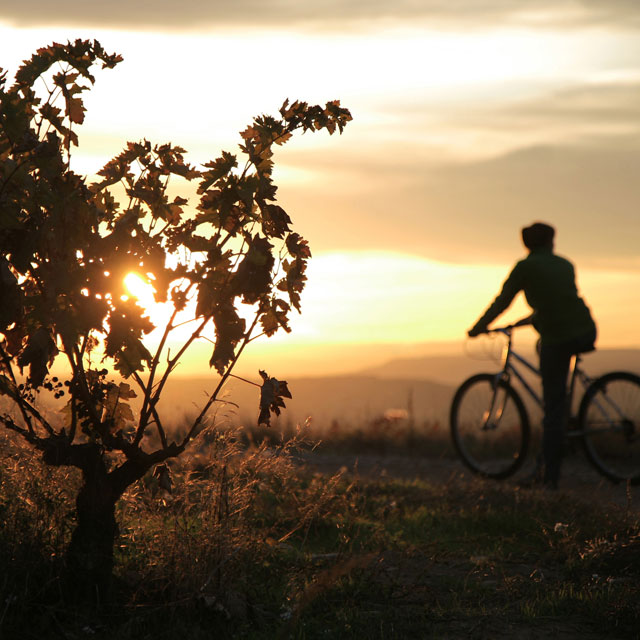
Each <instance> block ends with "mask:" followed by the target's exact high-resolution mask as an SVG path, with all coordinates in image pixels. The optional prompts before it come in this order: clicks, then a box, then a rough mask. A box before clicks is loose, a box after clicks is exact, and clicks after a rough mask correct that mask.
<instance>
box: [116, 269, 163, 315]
mask: <svg viewBox="0 0 640 640" xmlns="http://www.w3.org/2000/svg"><path fill="white" fill-rule="evenodd" d="M124 286H125V288H126V290H127V291H128V292H129V294H130V295H131V297H133V298H135V299H136V300H137V301H138V303H139V304H140V306H141V307H143V308H144V309H148V308H149V307H151V306H153V305H155V304H157V303H156V301H155V298H154V297H153V292H154V288H153V285H151V284H150V283H148V282H146V281H145V280H144V279H143V278H141V277H140V276H139V275H138V274H137V273H134V272H133V271H132V272H131V273H128V274H127V275H126V276H125V278H124Z"/></svg>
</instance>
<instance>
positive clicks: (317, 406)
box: [160, 349, 640, 426]
mask: <svg viewBox="0 0 640 640" xmlns="http://www.w3.org/2000/svg"><path fill="white" fill-rule="evenodd" d="M528 355H531V357H532V358H535V356H534V355H532V354H528ZM498 367H499V363H498V362H496V361H492V360H475V359H473V358H471V357H469V356H466V355H464V354H461V355H460V356H455V355H450V356H440V355H438V356H427V357H417V358H397V359H392V360H389V361H388V362H386V363H384V364H382V365H380V366H377V367H372V368H370V369H367V370H365V371H362V372H360V373H356V374H351V375H340V376H318V377H309V376H306V377H298V378H290V379H288V380H287V382H288V385H289V389H290V390H291V393H292V395H293V398H292V399H291V400H287V401H286V404H287V408H286V410H284V411H283V413H282V416H281V418H280V421H281V422H283V423H285V424H287V423H289V424H296V423H303V422H304V421H305V420H306V419H307V418H308V417H311V419H312V420H313V421H314V422H315V423H316V424H317V425H318V426H329V425H330V424H331V423H332V422H333V421H334V420H335V421H338V422H339V423H340V424H347V425H351V426H358V425H360V426H364V425H366V424H368V423H370V422H371V421H372V420H375V419H376V418H379V417H381V416H382V415H384V413H385V412H387V411H389V410H404V411H406V412H407V413H408V414H410V415H412V416H413V418H414V419H415V421H416V422H417V423H421V422H425V421H428V422H434V421H437V422H440V423H443V424H446V423H447V422H448V412H449V407H450V405H451V399H452V398H453V394H454V392H455V389H456V388H457V387H458V386H459V385H460V384H461V383H462V382H463V380H465V379H466V378H468V377H469V376H471V375H473V374H474V373H478V372H481V371H489V372H492V371H496V370H497V369H498ZM584 368H585V370H586V371H587V373H589V375H592V376H597V375H600V374H602V373H605V372H606V371H612V370H617V369H624V370H629V371H635V372H637V373H639V374H640V349H602V350H598V351H596V352H593V353H590V354H587V355H586V356H585V357H584ZM215 382H216V378H215V377H214V376H212V377H211V378H174V379H172V380H170V382H169V383H168V385H167V387H166V389H165V393H164V395H163V398H162V400H161V403H160V407H161V409H162V410H163V412H166V413H169V414H171V415H173V420H174V421H180V420H181V419H183V417H184V416H185V415H187V414H195V412H196V407H195V406H194V405H198V406H200V407H201V406H202V405H203V404H204V403H205V402H206V399H207V396H206V394H207V393H210V392H211V391H212V390H213V387H214V386H215ZM256 382H257V383H260V382H261V381H260V380H259V379H256ZM259 398H260V390H259V389H258V388H257V387H255V386H253V385H250V384H247V383H244V382H241V381H239V380H234V381H232V382H229V383H228V385H227V388H226V390H225V396H224V399H226V400H228V401H229V404H224V403H223V402H221V403H219V405H218V416H219V418H220V419H222V420H223V421H224V422H231V423H238V422H240V423H244V424H247V423H249V422H252V421H254V420H256V419H257V416H258V403H259ZM232 403H233V404H232ZM235 405H238V406H237V407H236V406H235Z"/></svg>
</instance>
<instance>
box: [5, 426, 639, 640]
mask: <svg viewBox="0 0 640 640" xmlns="http://www.w3.org/2000/svg"><path fill="white" fill-rule="evenodd" d="M263 435H264V434H261V433H257V432H256V433H253V434H251V436H250V437H247V434H244V435H242V433H241V432H237V431H230V432H225V433H217V434H216V433H212V434H209V435H208V437H207V438H206V442H205V445H204V446H201V447H200V448H199V449H198V450H197V451H193V452H192V455H191V456H190V457H189V458H188V459H187V460H186V461H184V462H181V463H179V464H174V465H173V466H172V468H171V474H172V488H171V491H170V492H169V491H167V490H166V489H162V488H161V487H160V486H159V484H158V479H157V478H155V477H154V476H152V475H150V476H149V477H147V478H145V479H144V481H143V482H140V483H138V485H136V486H135V488H134V490H132V491H130V492H129V493H128V494H126V496H125V498H124V499H123V500H122V501H121V503H120V507H119V513H118V518H119V522H120V539H119V542H118V548H117V551H116V556H117V565H116V572H115V577H114V586H113V598H112V601H110V602H107V603H102V604H101V605H100V606H99V607H98V608H97V609H95V608H88V607H86V606H81V605H78V604H76V603H73V602H71V600H70V598H69V596H68V595H67V593H68V592H67V589H66V588H65V573H64V547H65V544H66V542H67V541H68V539H69V535H70V532H71V530H72V527H73V524H74V515H73V497H74V491H75V489H76V488H77V484H78V482H79V478H78V477H77V476H76V475H75V474H74V473H73V472H71V471H67V470H63V469H49V468H46V467H44V466H43V465H41V463H40V462H39V461H38V460H35V459H33V458H32V457H30V456H29V455H28V452H23V451H20V450H19V446H18V445H17V444H16V443H13V442H11V441H8V440H4V441H3V443H2V451H3V455H2V460H1V466H0V483H1V485H2V486H1V493H0V637H2V638H7V639H14V638H15V639H18V638H20V639H23V638H24V639H27V638H74V639H75V638H118V639H125V640H126V639H129V638H130V639H133V638H135V639H136V640H140V639H146V638H148V639H153V640H158V639H161V638H177V637H188V638H190V639H193V640H198V639H199V638H203V639H204V638H207V639H209V638H213V637H219V638H233V637H238V638H255V639H258V638H454V639H455V638H512V637H514V638H515V637H517V638H540V637H545V638H546V637H559V638H560V637H561V638H581V639H588V638H602V637H607V638H637V637H639V632H638V629H639V628H640V527H639V524H640V523H639V518H638V515H639V510H638V503H639V500H638V495H637V493H636V492H638V489H636V488H634V487H622V486H618V487H613V486H609V485H604V484H602V483H601V482H600V480H599V479H598V478H597V476H594V475H593V474H592V473H591V472H590V471H589V470H588V469H586V468H585V467H584V465H585V463H584V461H583V460H582V459H581V457H580V456H572V457H571V458H570V459H569V460H568V467H567V469H568V473H569V476H570V477H569V478H567V483H566V488H562V489H561V490H560V491H557V492H543V491H540V490H534V491H531V490H524V489H521V488H519V487H518V486H517V485H516V484H515V483H513V482H504V483H496V482H488V481H483V480H480V479H477V478H473V477H469V475H468V474H465V473H464V472H463V470H462V468H461V467H460V465H459V464H458V463H457V461H456V460H454V459H453V458H452V457H451V455H450V452H448V451H447V447H446V445H445V443H444V441H443V440H439V441H438V440H437V439H436V441H435V443H432V445H431V446H429V445H428V441H429V438H426V437H425V438H424V439H422V440H420V439H419V438H418V439H417V440H416V439H415V438H416V434H413V437H414V440H413V441H412V442H413V445H412V444H411V442H410V443H409V446H403V447H399V446H398V444H397V443H398V437H397V434H396V435H395V436H394V435H393V433H392V431H389V430H387V431H386V432H385V431H384V430H379V431H378V433H377V436H376V437H373V435H372V437H371V439H370V440H367V438H366V437H365V435H363V433H360V435H359V436H358V438H355V439H354V438H353V437H352V438H351V439H349V438H347V437H346V436H344V437H342V438H340V437H338V435H339V434H334V435H335V436H336V438H335V442H336V443H339V445H340V446H339V447H337V446H334V447H329V446H327V445H325V446H324V448H321V449H320V450H318V449H316V450H313V449H312V447H311V446H310V443H309V442H308V434H305V436H304V437H303V435H302V434H296V433H293V434H291V438H289V439H288V440H287V441H286V442H278V440H279V438H278V437H277V436H276V435H275V434H274V435H273V436H272V437H271V438H270V439H265V438H263V437H262V436H263ZM374 435H375V434H374ZM431 436H433V433H432V434H431ZM385 442H386V446H385ZM394 443H395V444H394ZM416 443H418V444H416ZM405 445H406V443H405ZM418 445H419V446H418ZM358 449H360V450H361V451H358Z"/></svg>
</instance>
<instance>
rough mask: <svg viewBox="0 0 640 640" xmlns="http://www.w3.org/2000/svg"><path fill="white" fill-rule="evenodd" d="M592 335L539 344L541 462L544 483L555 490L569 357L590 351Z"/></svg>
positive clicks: (592, 344)
mask: <svg viewBox="0 0 640 640" xmlns="http://www.w3.org/2000/svg"><path fill="white" fill-rule="evenodd" d="M595 341H596V331H595V329H594V330H593V331H590V332H589V333H588V334H586V335H583V336H580V337H579V338H576V339H574V340H570V341H567V342H562V343H560V344H545V342H544V340H542V341H541V344H540V375H541V377H542V398H543V408H544V419H543V422H542V425H543V432H542V459H543V462H544V483H545V484H548V485H550V486H552V487H557V486H558V481H559V479H560V467H561V465H562V458H563V454H564V440H565V431H566V425H567V418H568V415H569V409H570V407H569V406H568V403H567V378H568V376H569V365H570V363H571V358H572V356H574V355H576V354H578V353H584V352H586V351H593V349H594V348H595V347H594V343H595Z"/></svg>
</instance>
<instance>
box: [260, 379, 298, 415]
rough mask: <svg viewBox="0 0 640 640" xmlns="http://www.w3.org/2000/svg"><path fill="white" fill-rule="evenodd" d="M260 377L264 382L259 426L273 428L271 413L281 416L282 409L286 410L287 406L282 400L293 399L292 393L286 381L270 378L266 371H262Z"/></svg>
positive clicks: (261, 390)
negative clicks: (263, 425)
mask: <svg viewBox="0 0 640 640" xmlns="http://www.w3.org/2000/svg"><path fill="white" fill-rule="evenodd" d="M259 373H260V377H261V378H262V379H263V380H264V382H263V383H262V386H261V387H260V415H259V416H258V424H265V425H267V426H268V427H270V426H271V413H272V412H273V413H275V414H276V415H277V416H279V415H280V408H282V409H284V408H285V404H284V400H283V399H282V398H291V397H292V396H291V392H290V391H289V387H287V382H286V381H285V380H277V379H276V378H271V377H269V374H268V373H267V372H266V371H262V370H261V371H260V372H259Z"/></svg>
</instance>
